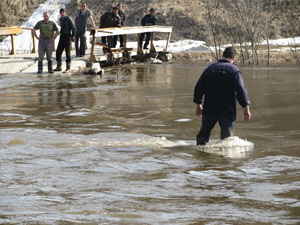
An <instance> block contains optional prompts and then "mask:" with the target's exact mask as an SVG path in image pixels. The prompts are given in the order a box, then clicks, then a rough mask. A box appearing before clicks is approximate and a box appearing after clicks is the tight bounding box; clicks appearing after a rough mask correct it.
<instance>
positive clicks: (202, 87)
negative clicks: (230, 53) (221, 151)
mask: <svg viewBox="0 0 300 225" xmlns="http://www.w3.org/2000/svg"><path fill="white" fill-rule="evenodd" d="M203 95H205V99H204V103H203ZM236 100H238V102H239V104H240V105H241V106H242V107H243V108H245V107H246V106H247V105H249V104H250V102H249V99H248V96H247V91H246V89H245V87H244V82H243V78H242V76H241V72H240V70H239V68H238V67H236V66H235V65H233V64H232V63H230V61H229V60H227V59H221V60H219V61H218V62H216V63H213V64H211V65H210V66H209V67H208V68H206V69H205V70H204V72H203V73H202V75H201V76H200V78H199V80H198V82H197V84H196V87H195V90H194V100H193V101H194V103H196V104H202V103H203V116H207V115H213V116H217V117H218V118H223V119H230V120H232V121H235V120H236Z"/></svg>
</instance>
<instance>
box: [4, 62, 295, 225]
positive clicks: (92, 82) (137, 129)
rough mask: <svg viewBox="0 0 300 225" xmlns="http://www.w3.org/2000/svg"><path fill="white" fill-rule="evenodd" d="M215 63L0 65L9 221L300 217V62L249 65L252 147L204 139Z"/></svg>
mask: <svg viewBox="0 0 300 225" xmlns="http://www.w3.org/2000/svg"><path fill="white" fill-rule="evenodd" d="M206 66H207V64H202V65H177V64H162V65H142V64H136V65H126V66H120V67H113V68H108V69H106V70H105V74H104V75H103V76H102V77H99V76H72V75H64V74H54V75H48V74H43V75H41V76H38V75H37V74H9V75H2V76H0V106H1V110H0V153H1V156H0V175H1V177H0V194H1V195H0V224H151V225H152V224H172V225H173V224H193V225H194V224H299V223H300V216H299V215H300V214H299V212H300V201H299V200H300V188H299V187H300V175H299V169H300V160H299V156H300V148H299V146H300V125H299V124H300V117H299V115H300V106H299V105H300V104H299V103H300V100H299V96H300V88H299V85H300V67H299V66H294V65H290V66H286V65H276V66H272V67H264V66H259V67H250V66H242V67H240V68H241V70H242V72H243V78H244V82H245V85H246V88H247V90H248V92H249V96H250V100H251V102H252V104H251V112H252V119H251V120H250V121H247V122H245V121H243V119H242V113H243V111H242V109H241V108H240V107H239V108H238V120H237V123H236V129H235V135H236V136H237V137H239V138H240V139H242V140H247V141H249V142H251V143H253V144H254V147H253V148H252V149H251V150H249V151H246V152H240V151H239V149H232V151H231V153H230V154H227V153H226V152H225V153H224V152H218V154H217V153H214V152H205V151H202V150H201V149H199V148H197V147H196V146H195V135H196V133H197V132H198V129H199V126H200V124H201V121H200V120H199V119H198V118H196V117H195V105H194V103H192V95H193V88H194V85H195V82H196V81H197V79H198V77H199V75H200V74H201V72H202V71H203V70H204V69H205V68H206ZM218 138H219V129H218V127H216V128H215V130H214V131H213V133H212V142H214V141H215V142H216V141H218Z"/></svg>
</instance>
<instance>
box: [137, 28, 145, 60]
mask: <svg viewBox="0 0 300 225" xmlns="http://www.w3.org/2000/svg"><path fill="white" fill-rule="evenodd" d="M140 35H141V34H140V33H138V34H137V54H142V55H144V52H143V49H142V46H141V45H140Z"/></svg>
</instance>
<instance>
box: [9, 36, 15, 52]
mask: <svg viewBox="0 0 300 225" xmlns="http://www.w3.org/2000/svg"><path fill="white" fill-rule="evenodd" d="M14 37H15V36H14V34H11V35H10V38H11V51H10V55H14V54H15V38H14Z"/></svg>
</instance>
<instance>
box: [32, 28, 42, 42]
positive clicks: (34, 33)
mask: <svg viewBox="0 0 300 225" xmlns="http://www.w3.org/2000/svg"><path fill="white" fill-rule="evenodd" d="M31 32H32V34H33V36H35V38H36V39H38V40H40V37H39V36H37V34H36V31H35V28H32V29H31Z"/></svg>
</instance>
